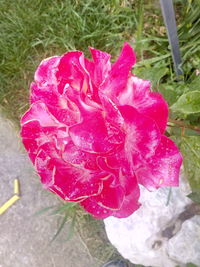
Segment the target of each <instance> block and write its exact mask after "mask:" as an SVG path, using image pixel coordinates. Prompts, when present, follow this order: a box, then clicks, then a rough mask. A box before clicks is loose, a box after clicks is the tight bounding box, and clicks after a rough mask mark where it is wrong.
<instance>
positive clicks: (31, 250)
mask: <svg viewBox="0 0 200 267" xmlns="http://www.w3.org/2000/svg"><path fill="white" fill-rule="evenodd" d="M16 177H18V178H19V181H20V185H21V199H20V200H18V201H17V202H16V203H15V204H14V205H13V206H12V207H11V208H9V210H7V212H5V213H4V214H2V215H0V267H26V266H29V267H90V266H91V267H95V266H99V263H98V262H97V261H96V260H94V259H92V258H91V257H90V256H89V253H88V252H87V248H86V247H85V245H84V242H83V241H82V240H81V239H80V237H79V236H78V234H77V233H76V234H75V235H74V236H73V238H72V239H71V240H70V241H66V236H67V226H66V227H65V229H64V230H63V231H62V234H61V235H60V236H59V237H58V238H57V239H56V240H55V241H54V242H53V243H51V244H50V240H51V239H52V237H53V236H54V234H55V233H56V230H57V228H58V225H57V218H56V216H48V215H47V214H42V215H40V216H33V215H34V213H35V212H37V211H39V210H41V209H42V208H45V207H48V206H51V205H56V204H57V203H58V200H57V199H56V197H54V196H53V195H52V194H51V193H49V192H47V191H46V190H44V189H43V188H42V186H41V184H40V182H39V179H38V177H37V176H36V175H35V173H34V170H33V167H32V164H31V162H30V161H29V159H28V158H27V155H26V153H25V151H24V150H23V148H22V145H21V143H20V137H19V135H18V131H17V130H16V129H15V128H14V126H13V125H12V124H11V122H10V121H8V120H6V119H5V118H3V116H0V206H1V205H2V204H3V203H4V202H5V201H7V200H8V199H9V198H10V197H11V196H12V195H13V181H14V179H15V178H16Z"/></svg>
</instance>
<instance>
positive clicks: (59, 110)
mask: <svg viewBox="0 0 200 267" xmlns="http://www.w3.org/2000/svg"><path fill="white" fill-rule="evenodd" d="M36 101H42V102H43V103H45V105H46V106H47V107H48V109H49V111H50V112H51V113H52V115H53V116H54V117H55V118H56V119H57V120H58V121H59V122H61V123H64V124H66V125H67V126H70V125H73V124H76V123H78V122H79V121H80V112H79V109H78V107H77V106H76V105H75V104H74V103H73V102H71V101H69V99H67V97H66V96H63V95H60V94H59V93H58V92H57V91H56V90H55V89H54V88H51V86H48V87H42V88H40V87H38V86H37V84H35V83H32V84H31V103H34V102H36Z"/></svg>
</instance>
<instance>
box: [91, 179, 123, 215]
mask: <svg viewBox="0 0 200 267" xmlns="http://www.w3.org/2000/svg"><path fill="white" fill-rule="evenodd" d="M112 179H113V178H112V176H110V178H108V179H106V180H105V181H104V182H103V189H102V191H101V193H100V194H99V195H97V196H94V197H93V199H94V200H95V201H96V202H97V204H98V205H99V206H101V207H103V208H106V209H111V210H118V209H120V208H121V206H122V203H123V200H124V194H125V192H124V190H123V188H122V187H121V185H114V184H113V183H112Z"/></svg>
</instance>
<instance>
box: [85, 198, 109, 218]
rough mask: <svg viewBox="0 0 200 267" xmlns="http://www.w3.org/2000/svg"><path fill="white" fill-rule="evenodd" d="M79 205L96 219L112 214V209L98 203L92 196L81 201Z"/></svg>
mask: <svg viewBox="0 0 200 267" xmlns="http://www.w3.org/2000/svg"><path fill="white" fill-rule="evenodd" d="M80 205H81V206H82V207H83V208H84V209H85V210H86V211H87V212H89V213H90V214H92V216H93V217H94V218H96V219H105V218H107V217H109V216H111V215H112V214H113V210H111V209H106V208H104V207H102V206H100V205H98V203H97V202H96V201H95V200H94V199H92V198H87V199H85V200H83V201H81V202H80Z"/></svg>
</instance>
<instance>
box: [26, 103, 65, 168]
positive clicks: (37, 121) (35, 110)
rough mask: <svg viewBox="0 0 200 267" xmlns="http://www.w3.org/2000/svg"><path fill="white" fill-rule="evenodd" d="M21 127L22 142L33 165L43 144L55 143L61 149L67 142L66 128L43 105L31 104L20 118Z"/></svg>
mask: <svg viewBox="0 0 200 267" xmlns="http://www.w3.org/2000/svg"><path fill="white" fill-rule="evenodd" d="M21 125H22V128H21V136H22V141H23V144H24V146H25V148H26V150H27V152H28V154H29V157H30V159H31V160H32V162H33V163H34V161H35V157H36V155H37V152H38V149H39V148H40V146H41V145H43V144H44V143H48V142H56V145H57V147H60V148H61V147H62V145H63V143H64V142H67V140H68V132H67V128H66V127H65V125H63V124H60V123H59V122H58V121H57V120H56V119H55V118H54V117H53V116H52V114H51V113H50V112H49V110H48V109H47V107H46V105H45V104H44V103H40V102H36V103H34V104H32V106H31V108H30V109H29V110H28V111H27V112H26V113H25V114H24V116H23V117H22V119H21Z"/></svg>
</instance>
